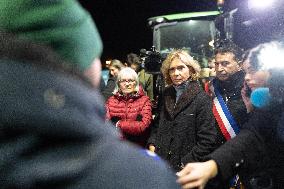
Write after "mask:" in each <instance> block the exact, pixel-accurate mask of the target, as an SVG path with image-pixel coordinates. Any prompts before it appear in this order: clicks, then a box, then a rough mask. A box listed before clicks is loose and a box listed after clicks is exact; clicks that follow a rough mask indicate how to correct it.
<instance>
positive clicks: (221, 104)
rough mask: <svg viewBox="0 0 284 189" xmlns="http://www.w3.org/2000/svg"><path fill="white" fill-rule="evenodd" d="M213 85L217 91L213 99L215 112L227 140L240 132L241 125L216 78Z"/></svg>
mask: <svg viewBox="0 0 284 189" xmlns="http://www.w3.org/2000/svg"><path fill="white" fill-rule="evenodd" d="M213 87H214V93H215V98H214V99H213V114H214V117H215V118H216V120H217V123H218V125H219V128H220V130H221V132H222V134H223V135H224V137H225V138H226V140H230V139H232V138H234V137H235V136H236V135H237V134H238V133H239V132H240V127H239V126H238V124H237V122H236V121H235V119H234V117H233V116H232V114H231V112H230V111H229V109H228V107H227V105H226V103H225V101H224V100H223V98H222V96H221V94H220V92H219V89H218V87H217V85H216V82H215V80H213Z"/></svg>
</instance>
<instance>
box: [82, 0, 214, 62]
mask: <svg viewBox="0 0 284 189" xmlns="http://www.w3.org/2000/svg"><path fill="white" fill-rule="evenodd" d="M80 2H81V4H82V5H83V6H84V7H85V8H86V9H87V10H89V11H90V12H91V14H92V16H93V18H94V20H95V22H96V25H97V27H98V29H99V32H100V34H101V37H102V39H103V43H104V52H103V55H102V61H105V60H107V59H113V58H117V59H120V60H122V61H125V59H126V54H128V53H130V52H134V53H139V50H140V49H141V48H145V49H150V48H151V46H152V31H151V28H150V27H148V26H147V19H148V18H150V17H153V16H159V15H165V14H172V13H181V12H190V11H209V10H216V9H217V8H216V1H214V0H97V1H90V0H89V1H86V0H81V1H80Z"/></svg>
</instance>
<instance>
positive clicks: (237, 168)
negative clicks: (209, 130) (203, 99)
mask: <svg viewBox="0 0 284 189" xmlns="http://www.w3.org/2000/svg"><path fill="white" fill-rule="evenodd" d="M281 108H283V104H282V105H275V104H274V105H270V106H269V107H266V108H263V109H255V110H254V111H253V112H252V115H251V117H250V119H249V121H248V122H247V123H246V124H244V125H243V129H242V130H241V131H240V133H239V134H238V135H237V136H236V137H235V138H233V139H231V140H229V141H228V142H226V143H225V144H224V145H223V146H221V147H220V148H218V149H217V150H216V151H214V152H213V153H212V154H210V159H213V160H215V161H216V163H217V165H218V174H219V175H218V176H219V177H220V178H223V179H224V180H226V179H229V178H230V177H232V176H233V175H235V174H237V173H238V174H239V175H240V178H241V180H242V182H243V183H244V185H245V188H248V189H255V188H257V187H256V186H261V185H262V186H263V188H265V187H266V188H268V187H267V186H268V185H270V182H271V179H272V180H273V187H272V188H276V189H279V188H282V187H283V184H284V179H283V178H284V171H283V169H284V163H283V159H284V154H283V151H284V141H281V140H279V137H278V136H277V133H278V132H277V129H278V128H279V125H281V122H279V120H281V119H280V116H281ZM282 112H283V110H282ZM282 124H283V123H282ZM264 186H265V187H264Z"/></svg>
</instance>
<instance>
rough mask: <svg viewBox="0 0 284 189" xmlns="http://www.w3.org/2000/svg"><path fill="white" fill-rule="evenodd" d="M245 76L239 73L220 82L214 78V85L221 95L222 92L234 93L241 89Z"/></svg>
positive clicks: (241, 72)
mask: <svg viewBox="0 0 284 189" xmlns="http://www.w3.org/2000/svg"><path fill="white" fill-rule="evenodd" d="M244 78H245V74H244V72H243V71H239V72H237V73H235V74H233V75H232V76H231V77H230V78H229V79H228V80H226V81H221V80H219V79H218V78H216V83H217V85H218V87H219V89H220V90H221V91H220V92H221V93H224V91H227V92H229V93H230V92H235V91H240V90H241V88H242V87H243V83H244Z"/></svg>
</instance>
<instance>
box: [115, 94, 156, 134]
mask: <svg viewBox="0 0 284 189" xmlns="http://www.w3.org/2000/svg"><path fill="white" fill-rule="evenodd" d="M142 98H147V100H146V101H145V103H144V105H143V108H142V111H141V112H140V113H139V114H138V116H137V118H136V120H120V121H119V122H118V124H117V126H118V127H119V128H120V129H121V130H122V131H123V132H124V133H126V134H130V135H140V134H141V133H143V132H144V131H145V130H146V128H148V127H149V126H150V123H151V121H152V107H151V101H150V99H149V97H147V96H144V97H142Z"/></svg>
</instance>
